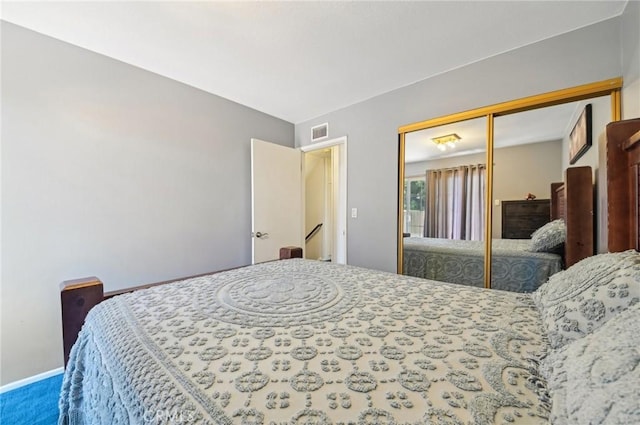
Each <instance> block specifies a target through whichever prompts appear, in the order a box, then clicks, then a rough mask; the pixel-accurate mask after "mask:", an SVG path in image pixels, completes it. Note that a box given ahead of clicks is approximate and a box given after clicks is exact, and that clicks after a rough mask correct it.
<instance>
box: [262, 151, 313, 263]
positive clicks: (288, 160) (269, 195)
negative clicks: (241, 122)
mask: <svg viewBox="0 0 640 425" xmlns="http://www.w3.org/2000/svg"><path fill="white" fill-rule="evenodd" d="M301 161H302V154H301V152H300V151H299V150H298V149H293V148H288V147H286V146H281V145H276V144H275V143H268V142H264V141H262V140H258V139H251V232H252V233H251V235H252V238H251V241H252V242H251V253H252V256H251V261H252V263H253V264H256V263H262V262H265V261H270V260H276V259H278V258H279V256H280V248H282V247H285V246H297V247H301V248H304V236H303V228H302V224H303V221H302V191H303V186H302V162H301Z"/></svg>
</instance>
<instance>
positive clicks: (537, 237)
mask: <svg viewBox="0 0 640 425" xmlns="http://www.w3.org/2000/svg"><path fill="white" fill-rule="evenodd" d="M566 238H567V227H566V226H565V224H564V220H563V219H561V218H560V219H558V220H553V221H552V222H550V223H547V224H545V225H544V226H542V227H541V228H539V229H538V230H536V231H535V232H533V233H532V234H531V251H533V252H556V251H557V250H558V249H559V248H560V246H561V245H562V244H563V243H564V241H565V239H566Z"/></svg>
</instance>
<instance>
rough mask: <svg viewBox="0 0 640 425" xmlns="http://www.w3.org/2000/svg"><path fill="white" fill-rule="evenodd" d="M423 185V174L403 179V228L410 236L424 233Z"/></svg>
mask: <svg viewBox="0 0 640 425" xmlns="http://www.w3.org/2000/svg"><path fill="white" fill-rule="evenodd" d="M425 186H426V179H425V177H424V176H420V177H408V178H406V179H405V180H404V229H405V232H407V233H410V234H411V236H423V235H424V210H425V198H426V194H425Z"/></svg>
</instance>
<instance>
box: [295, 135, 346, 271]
mask: <svg viewBox="0 0 640 425" xmlns="http://www.w3.org/2000/svg"><path fill="white" fill-rule="evenodd" d="M302 151H303V152H304V174H303V177H304V184H305V187H304V194H305V195H304V197H305V201H304V229H305V247H304V256H305V258H308V259H313V260H321V261H332V262H336V263H339V264H346V263H347V243H346V240H347V236H346V235H347V229H346V224H347V189H346V186H347V185H346V181H347V180H346V137H343V138H339V139H334V140H329V141H326V142H323V143H318V144H315V145H313V146H307V147H304V148H302Z"/></svg>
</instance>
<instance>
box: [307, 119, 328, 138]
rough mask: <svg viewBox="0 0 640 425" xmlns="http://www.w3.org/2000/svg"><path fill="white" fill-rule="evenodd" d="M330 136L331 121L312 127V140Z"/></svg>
mask: <svg viewBox="0 0 640 425" xmlns="http://www.w3.org/2000/svg"><path fill="white" fill-rule="evenodd" d="M327 137H329V123H328V122H326V123H324V124H320V125H316V126H315V127H311V141H312V142H317V141H318V140H322V139H326V138H327Z"/></svg>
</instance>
